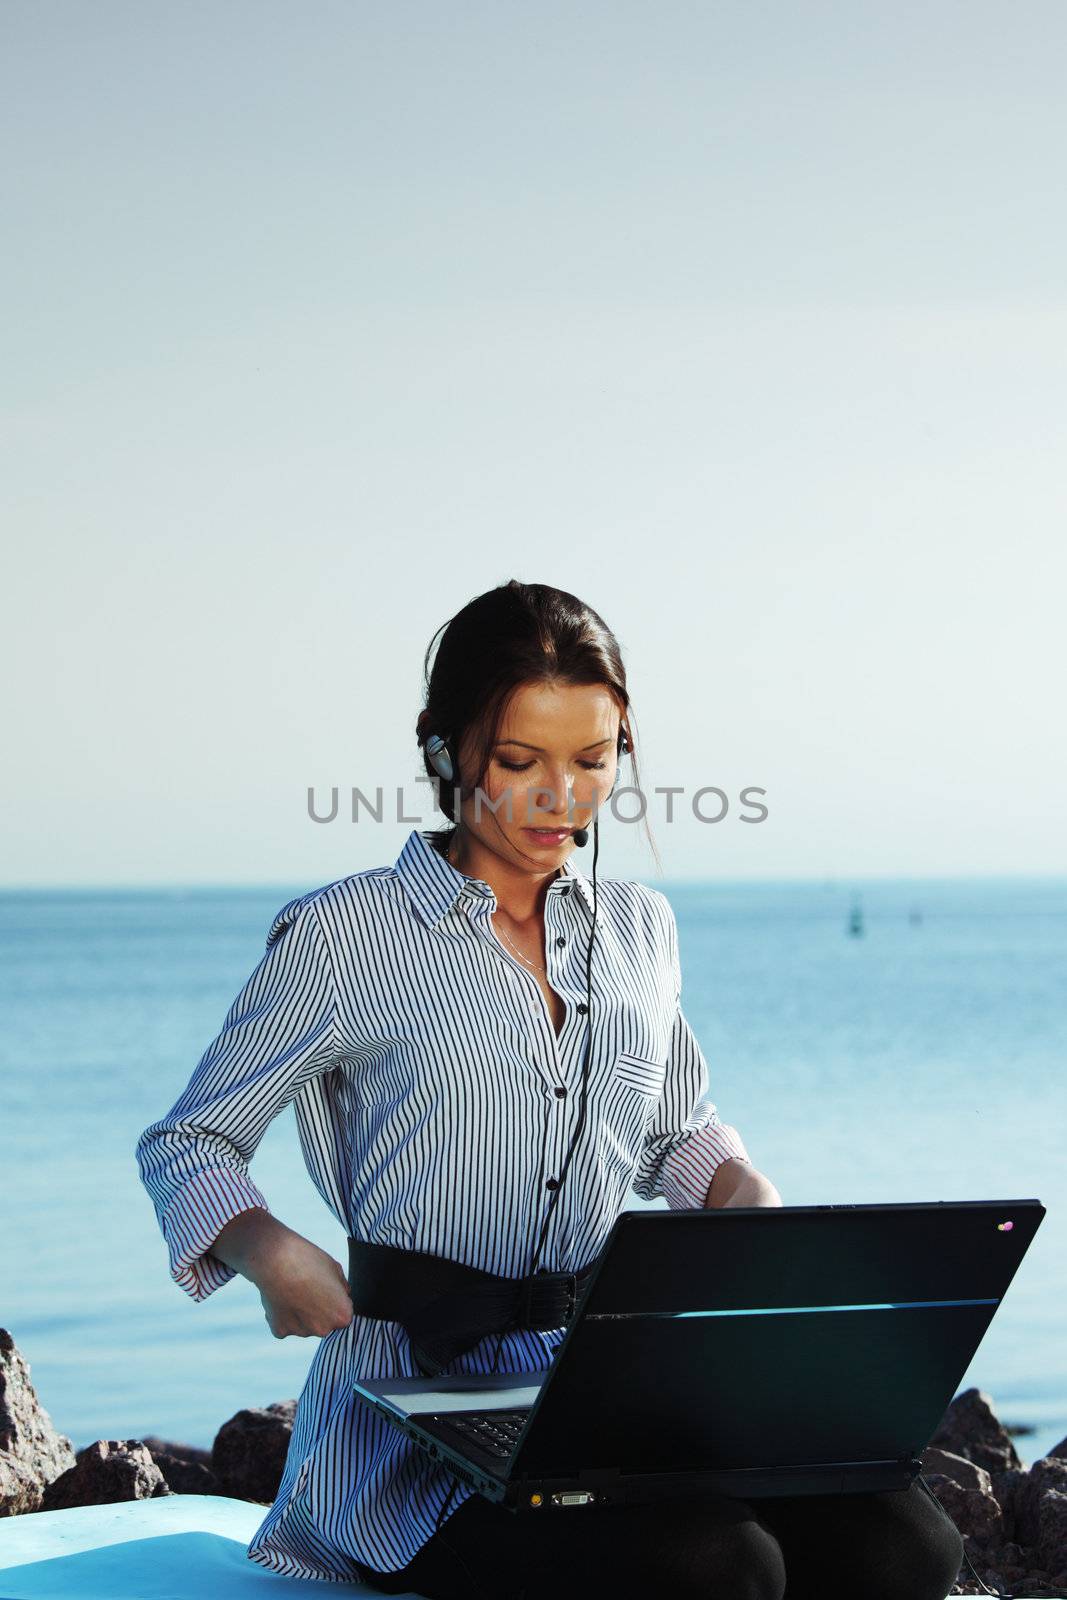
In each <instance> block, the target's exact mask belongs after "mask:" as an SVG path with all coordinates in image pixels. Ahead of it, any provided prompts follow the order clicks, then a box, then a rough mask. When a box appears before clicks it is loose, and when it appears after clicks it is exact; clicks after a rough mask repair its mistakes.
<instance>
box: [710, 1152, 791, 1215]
mask: <svg viewBox="0 0 1067 1600" xmlns="http://www.w3.org/2000/svg"><path fill="white" fill-rule="evenodd" d="M781 1204H782V1197H781V1195H780V1194H779V1193H778V1190H777V1189H776V1188H775V1187H774V1184H773V1183H772V1182H771V1180H770V1178H768V1177H766V1176H765V1175H764V1174H763V1173H762V1172H759V1171H757V1169H756V1168H755V1167H754V1166H752V1165H751V1164H750V1163H749V1162H747V1161H735V1160H733V1159H732V1158H731V1159H730V1160H729V1161H724V1162H723V1163H722V1166H720V1167H716V1168H715V1175H714V1177H713V1178H712V1180H711V1183H710V1185H709V1187H708V1194H707V1199H706V1200H705V1201H704V1209H705V1210H707V1209H708V1208H709V1207H712V1206H716V1207H725V1206H780V1205H781Z"/></svg>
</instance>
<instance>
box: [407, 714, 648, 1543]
mask: <svg viewBox="0 0 1067 1600" xmlns="http://www.w3.org/2000/svg"><path fill="white" fill-rule="evenodd" d="M632 748H633V746H632V745H631V743H630V737H629V733H628V731H627V729H626V728H625V727H624V726H622V725H620V727H619V737H618V740H617V742H616V757H617V758H621V757H622V756H624V755H628V754H629V753H630V751H631V750H632ZM424 749H425V751H426V756H427V759H428V760H429V762H430V765H431V766H432V767H433V769H434V771H435V772H436V773H437V775H438V777H440V778H441V779H442V780H443V781H444V782H445V783H451V784H456V783H457V774H458V771H459V762H458V759H457V753H456V750H455V747H454V745H453V744H452V743H451V742H450V741H449V740H448V739H444V738H442V737H441V736H440V735H439V734H436V733H431V734H428V735H427V736H426V740H425V744H424ZM618 782H619V772H618V766H617V765H616V770H615V781H614V783H613V784H612V786H611V788H610V789H609V790H608V794H607V797H606V798H607V799H609V800H610V799H611V796H612V795H613V794H614V793H615V789H616V787H617V785H618ZM574 842H575V844H576V845H577V846H578V847H579V848H582V847H583V846H584V845H586V844H588V842H589V829H588V828H575V830H574ZM599 852H600V808H599V806H598V807H597V809H596V811H594V813H593V870H592V884H593V914H592V920H591V922H590V927H589V940H588V943H587V945H586V952H585V1055H584V1057H583V1059H582V1092H581V1102H580V1105H579V1110H578V1122H577V1126H576V1127H575V1130H574V1133H573V1134H572V1135H571V1141H570V1144H569V1145H568V1147H567V1154H566V1156H565V1157H564V1160H563V1165H562V1167H561V1168H560V1173H559V1180H558V1182H557V1184H556V1188H555V1191H554V1192H553V1195H552V1198H551V1200H550V1201H549V1203H548V1209H547V1210H546V1212H545V1216H544V1220H543V1222H542V1224H541V1231H540V1233H539V1234H538V1237H537V1243H536V1245H535V1246H534V1258H533V1264H532V1266H531V1267H530V1271H529V1274H528V1276H530V1277H532V1276H533V1274H534V1273H535V1272H536V1271H537V1266H538V1262H539V1261H540V1259H541V1251H542V1249H543V1248H544V1242H545V1235H546V1234H547V1232H548V1225H549V1223H550V1221H551V1220H552V1212H553V1210H554V1209H555V1206H556V1203H557V1201H558V1200H559V1197H560V1195H561V1194H562V1193H563V1185H564V1183H565V1181H566V1178H567V1172H568V1170H569V1168H570V1164H571V1157H572V1156H573V1154H574V1151H575V1148H576V1147H577V1144H578V1140H579V1138H580V1137H581V1134H582V1129H583V1128H584V1127H585V1109H586V1095H587V1092H588V1087H589V1060H590V1055H591V1052H592V1044H593V944H594V942H595V940H596V908H597V882H596V866H597V857H598V855H599ZM519 1322H520V1317H519V1313H518V1312H516V1314H515V1315H514V1316H513V1317H512V1319H511V1321H510V1322H509V1323H508V1324H507V1325H506V1326H505V1327H504V1328H503V1329H502V1330H501V1332H500V1333H499V1334H498V1336H497V1341H496V1349H495V1350H494V1352H493V1364H492V1366H491V1367H490V1369H489V1371H490V1372H491V1373H492V1372H495V1371H496V1369H497V1362H498V1361H499V1359H500V1350H501V1346H502V1345H503V1342H504V1339H505V1337H506V1336H507V1334H509V1333H510V1332H511V1331H512V1329H513V1328H515V1327H516V1326H518V1325H519ZM458 1486H459V1479H458V1478H456V1477H453V1481H452V1488H451V1489H450V1490H449V1493H448V1496H447V1498H446V1499H445V1501H444V1504H443V1505H442V1507H441V1510H440V1511H439V1512H438V1515H437V1524H436V1527H435V1529H434V1532H435V1533H437V1532H439V1531H440V1528H441V1521H442V1519H443V1517H444V1514H445V1510H446V1508H447V1506H448V1503H449V1501H450V1500H451V1499H452V1496H453V1494H455V1492H456V1489H457V1488H458Z"/></svg>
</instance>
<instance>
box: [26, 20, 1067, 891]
mask: <svg viewBox="0 0 1067 1600" xmlns="http://www.w3.org/2000/svg"><path fill="white" fill-rule="evenodd" d="M1065 54H1067V10H1065V9H1064V8H1063V7H1062V6H1061V5H1059V4H1055V3H1026V0H1023V3H1021V4H1019V5H1016V6H1012V7H1007V6H1004V5H1003V4H992V3H987V0H967V3H966V4H964V3H959V4H956V3H945V0H924V3H922V4H921V5H920V4H912V3H904V4H900V3H898V4H895V5H894V6H892V7H888V6H883V5H874V4H867V3H858V4H857V3H856V0H848V3H829V0H826V3H800V4H796V3H792V0H790V3H788V4H787V3H784V0H782V3H764V4H753V3H751V0H745V3H738V0H723V3H712V4H707V3H701V4H680V3H676V0H656V3H655V4H654V5H653V4H642V5H637V4H631V3H627V0H621V3H620V0H612V3H610V4H605V3H600V0H588V3H583V4H581V5H573V4H570V5H564V4H559V3H556V0H542V3H540V4H538V5H537V6H533V7H531V6H527V5H523V4H518V3H510V0H504V3H501V0H494V3H492V4H489V3H477V4H470V3H459V0H457V3H454V4H451V5H441V4H439V3H428V0H426V3H423V0H417V3H415V0H389V3H388V4H378V3H374V4H365V3H360V0H345V3H339V0H312V3H307V4H299V5H298V4H296V3H287V4H280V3H277V0H256V3H255V4H251V3H245V0H227V3H223V4H218V3H215V0H211V3H190V0H182V3H180V4H176V3H168V0H156V3H153V4H152V5H150V6H145V5H144V4H142V3H140V0H138V3H136V4H118V3H113V0H96V3H94V4H93V5H92V6H86V5H83V4H80V3H78V4H73V3H69V0H60V3H56V0H33V3H22V0H18V3H12V0H7V3H6V4H5V5H4V6H3V8H2V10H0V58H2V66H0V73H2V80H0V90H2V92H0V137H2V138H3V142H4V148H5V150H6V151H7V152H8V160H7V162H6V163H5V170H4V173H3V178H2V181H3V186H4V194H3V207H4V216H5V220H6V224H7V227H6V230H5V231H6V236H7V242H6V244H5V249H4V251H3V260H2V263H0V291H2V293H3V300H4V306H5V309H6V312H7V315H6V317H5V319H4V321H5V328H4V334H3V340H4V349H3V358H2V362H0V366H2V376H0V404H2V408H3V424H4V426H3V440H2V451H3V458H2V463H0V465H2V472H0V481H2V487H0V495H2V507H0V509H2V514H3V527H4V535H3V537H4V555H3V569H2V570H3V582H2V585H0V668H2V670H3V680H4V685H5V690H6V692H5V695H4V746H5V751H6V755H7V762H6V763H5V766H6V782H5V785H4V791H5V802H6V805H5V810H6V819H5V826H4V828H3V830H2V838H0V886H5V887H8V888H13V887H27V886H99V885H112V884H114V885H128V886H131V887H133V886H138V885H146V886H147V885H157V884H175V885H194V884H212V883H217V884H243V883H249V884H251V883H268V882H269V883H282V882H284V883H287V884H294V885H296V886H297V887H298V888H304V887H312V886H314V885H316V884H320V883H323V882H326V881H331V880H333V879H335V878H337V877H340V876H343V875H344V874H345V873H348V872H351V871H358V870H361V869H362V868H365V867H369V866H376V865H380V864H382V863H385V862H389V861H392V860H394V859H395V857H396V855H397V853H398V852H399V850H400V848H401V846H402V844H403V842H404V839H405V838H406V836H407V834H408V832H409V831H410V828H411V826H413V825H416V822H417V824H418V825H422V826H427V827H429V826H433V825H435V823H436V822H437V821H439V818H437V817H435V815H434V813H433V811H432V805H431V804H430V803H429V801H428V797H427V791H426V790H425V789H422V788H420V787H419V786H418V785H417V784H416V781H415V780H416V778H417V776H418V775H419V774H420V773H421V771H422V767H421V761H420V758H419V753H418V751H417V747H416V743H415V737H414V726H415V719H416V716H417V714H418V710H419V708H420V705H421V698H420V696H421V688H422V663H423V655H424V652H425V650H426V647H427V645H428V643H429V641H430V639H431V637H432V635H433V634H434V632H435V630H437V629H438V628H439V627H440V625H441V624H442V623H444V622H445V621H446V620H447V618H448V617H449V616H451V615H452V614H453V613H454V612H455V611H457V610H458V609H459V608H460V607H461V606H462V605H464V604H465V603H466V602H467V601H468V600H470V599H471V598H472V597H473V596H475V595H476V594H479V593H481V592H483V591H484V590H486V589H489V588H492V587H493V586H494V585H496V584H498V583H501V582H504V581H506V580H507V579H508V578H511V577H518V578H521V579H524V580H525V581H529V582H543V583H551V584H555V585H557V586H559V587H561V588H564V589H567V590H570V591H571V592H573V593H575V594H578V595H579V596H580V597H581V598H582V599H584V600H586V601H588V602H589V603H590V604H591V605H593V606H594V608H595V609H596V610H597V611H598V612H599V613H600V614H601V616H602V617H603V618H604V619H605V620H606V621H607V622H608V624H609V626H611V627H612V629H613V630H614V631H615V633H616V635H617V636H618V639H619V641H620V644H621V646H622V649H623V655H624V659H625V662H626V666H627V672H628V681H629V689H630V693H631V696H632V700H633V724H634V727H635V731H636V736H637V741H638V753H639V756H640V761H641V769H642V773H643V776H644V781H645V791H646V796H647V803H648V816H649V821H650V823H651V827H652V832H653V835H654V838H655V842H656V845H657V847H658V852H659V861H658V863H657V861H656V860H655V859H654V858H653V855H652V853H651V851H650V849H649V846H648V843H647V839H646V837H645V835H644V833H643V832H642V831H641V829H640V828H639V827H637V826H635V825H634V824H633V823H632V822H630V823H628V822H627V821H625V820H623V819H622V818H621V817H618V818H609V819H606V820H605V822H604V825H603V827H602V829H601V848H600V862H599V868H598V870H599V871H600V872H601V873H602V874H604V875H606V876H618V877H637V878H640V879H642V880H644V881H647V882H651V883H656V882H658V881H661V879H662V880H665V881H668V882H669V881H672V880H678V881H682V880H692V879H699V880H708V881H713V880H715V879H719V878H730V879H734V878H754V879H773V878H812V879H833V880H838V881H842V882H847V881H850V880H852V879H857V880H858V879H860V878H870V877H886V876H896V875H904V876H916V877H922V876H944V875H948V876H954V875H972V874H974V875H999V874H1013V873H1020V874H1056V875H1060V874H1063V873H1064V872H1065V871H1067V861H1065V854H1067V852H1065V848H1064V830H1063V824H1062V818H1063V814H1064V801H1065V797H1067V796H1065V791H1067V756H1065V753H1064V739H1063V731H1062V726H1063V710H1062V705H1063V697H1064V685H1065V670H1064V655H1063V636H1064V626H1063V594H1064V589H1065V578H1067V572H1065V567H1067V555H1065V550H1064V511H1065V501H1067V492H1065V491H1067V481H1065V465H1064V462H1065V449H1064V446H1065V437H1064V434H1065V427H1064V425H1065V421H1067V364H1065V361H1067V356H1065V352H1067V222H1065V214H1064V207H1063V205H1062V179H1063V170H1064V165H1065V156H1067V149H1065V145H1067V99H1065V97H1064V95H1063V86H1062V63H1063V60H1064V58H1065ZM622 781H625V779H624V780H622ZM333 786H337V787H338V790H339V794H340V802H341V803H340V807H339V816H338V819H337V820H336V821H335V822H333V823H330V824H324V823H316V822H314V821H313V820H312V819H311V818H310V817H309V815H308V804H307V797H308V790H309V788H311V789H313V790H314V791H315V793H316V795H317V797H318V802H319V805H320V806H322V807H323V808H325V807H326V805H328V801H329V796H330V791H331V788H332V787H333ZM379 786H380V787H382V789H383V794H384V796H385V797H386V800H387V803H386V805H385V812H386V820H384V821H383V822H376V821H374V820H372V819H370V818H368V817H367V816H366V815H364V816H363V817H362V818H361V820H359V821H358V822H352V821H351V820H350V816H349V815H348V813H347V808H346V800H347V797H348V796H349V794H350V791H351V789H352V788H353V787H359V788H361V789H362V790H363V791H364V792H365V793H372V792H373V791H374V790H375V789H376V788H377V787H379ZM656 786H674V787H678V786H681V787H682V789H683V795H684V798H683V801H682V802H681V803H680V811H676V813H675V816H674V819H673V820H672V821H671V822H668V821H667V820H666V813H665V809H664V801H663V798H662V797H660V796H656V795H655V793H654V792H653V791H654V789H655V787H656ZM704 787H708V788H718V789H721V790H723V792H724V793H725V794H726V796H727V799H728V810H727V814H726V815H725V816H724V817H723V818H722V820H721V821H718V822H710V821H701V820H700V819H699V818H698V817H697V816H695V815H694V814H693V810H692V804H693V796H694V795H695V794H696V791H698V790H699V789H701V788H704ZM398 788H399V789H401V790H402V792H403V795H404V802H403V804H402V805H401V806H400V807H399V808H398V806H397V805H396V794H397V790H398ZM746 788H760V789H762V790H764V791H765V793H764V795H763V797H762V803H763V804H764V805H765V806H766V807H767V816H766V819H765V820H764V821H763V822H760V823H758V824H752V823H746V822H744V821H743V820H742V814H743V810H744V808H743V807H742V805H741V803H740V799H739V797H740V795H741V791H742V790H744V789H746ZM704 805H705V806H706V807H707V809H708V811H709V812H710V814H711V815H712V816H714V815H715V814H716V813H717V811H718V809H720V807H721V803H720V802H719V801H717V800H716V799H714V798H711V799H709V800H706V801H705V802H704ZM413 813H414V814H416V821H415V822H413V821H411V820H407V819H409V818H411V817H412V815H413ZM590 855H591V851H589V852H587V853H586V856H584V857H582V858H580V861H579V864H580V865H583V866H584V869H585V870H586V871H588V870H589V856H590Z"/></svg>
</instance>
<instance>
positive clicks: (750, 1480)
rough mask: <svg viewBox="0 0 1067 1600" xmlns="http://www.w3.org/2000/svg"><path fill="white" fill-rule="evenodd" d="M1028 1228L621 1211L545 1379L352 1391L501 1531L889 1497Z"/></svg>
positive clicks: (880, 1213)
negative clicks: (607, 1513)
mask: <svg viewBox="0 0 1067 1600" xmlns="http://www.w3.org/2000/svg"><path fill="white" fill-rule="evenodd" d="M1044 1215H1045V1208H1044V1206H1043V1205H1042V1204H1041V1202H1040V1201H1039V1200H1033V1199H1026V1200H940V1201H932V1202H916V1203H907V1204H900V1205H820V1206H773V1207H763V1206H750V1207H737V1208H734V1207H727V1208H722V1207H718V1208H712V1209H706V1210H692V1211H663V1210H648V1211H636V1210H635V1211H624V1212H622V1213H621V1214H620V1215H619V1217H618V1218H617V1219H616V1221H615V1223H614V1225H613V1227H612V1230H611V1233H610V1235H609V1237H608V1240H607V1243H606V1245H605V1248H604V1250H603V1251H602V1253H601V1256H600V1260H599V1262H598V1264H597V1268H596V1270H595V1271H594V1273H593V1274H592V1276H591V1277H590V1280H589V1282H588V1284H587V1285H586V1287H585V1290H584V1292H583V1293H582V1294H581V1296H580V1298H579V1300H578V1303H577V1304H576V1306H575V1311H574V1315H573V1317H572V1319H571V1322H570V1323H569V1325H568V1327H567V1330H566V1332H565V1334H564V1337H563V1340H562V1342H561V1343H560V1345H559V1347H558V1349H557V1350H556V1352H555V1353H554V1356H553V1359H552V1363H551V1365H550V1366H549V1367H548V1368H546V1369H545V1370H543V1371H538V1372H522V1373H504V1374H500V1373H497V1374H487V1375H480V1374H463V1375H458V1376H454V1375H448V1374H444V1375H441V1376H439V1377H437V1378H421V1377H420V1378H377V1379H370V1378H358V1379H356V1380H355V1385H354V1387H355V1392H356V1394H357V1396H358V1397H359V1398H360V1400H362V1401H363V1402H364V1403H365V1404H366V1405H369V1406H372V1407H373V1408H374V1410H375V1411H377V1412H378V1413H379V1414H380V1415H381V1416H383V1417H386V1418H387V1419H388V1420H389V1421H390V1422H391V1423H393V1424H394V1425H395V1426H396V1427H398V1428H400V1429H401V1430H402V1431H403V1432H404V1433H405V1434H407V1435H408V1436H409V1437H410V1438H412V1439H414V1440H415V1441H416V1442H417V1443H418V1444H419V1445H420V1446H421V1447H422V1448H423V1449H424V1450H426V1451H427V1452H428V1453H429V1455H430V1456H432V1457H433V1458H434V1459H435V1460H436V1461H439V1462H440V1463H441V1464H442V1465H443V1466H445V1467H447V1468H448V1469H449V1470H450V1471H451V1472H452V1473H454V1474H455V1476H456V1477H457V1478H459V1479H460V1480H461V1481H462V1482H464V1483H466V1484H468V1485H470V1486H471V1487H472V1488H473V1489H475V1490H476V1491H477V1492H478V1493H479V1494H482V1495H485V1496H486V1498H487V1499H489V1500H493V1501H497V1502H500V1503H502V1504H504V1505H506V1506H508V1507H509V1508H510V1509H512V1510H515V1511H529V1510H542V1509H544V1508H546V1507H572V1506H596V1505H610V1504H617V1503H619V1502H641V1501H649V1500H655V1499H660V1498H665V1497H668V1496H674V1495H682V1494H689V1493H695V1492H705V1491H707V1492H710V1493H719V1494H728V1495H734V1496H736V1497H738V1498H740V1499H746V1500H747V1499H752V1498H757V1497H763V1496H768V1495H801V1494H836V1493H850V1492H854V1493H866V1492H871V1491H874V1490H884V1489H906V1488H907V1487H908V1485H909V1484H910V1483H911V1482H912V1480H913V1478H914V1477H915V1475H916V1474H917V1473H918V1472H919V1471H920V1469H921V1465H922V1463H921V1459H920V1458H921V1455H922V1452H923V1450H924V1449H925V1448H926V1446H927V1444H928V1443H929V1440H930V1438H931V1436H932V1435H933V1433H934V1432H935V1430H936V1428H937V1426H938V1424H939V1422H940V1421H941V1418H942V1416H943V1414H944V1412H945V1409H946V1407H947V1406H948V1404H949V1402H950V1401H951V1400H952V1398H953V1396H954V1395H955V1394H956V1393H957V1392H958V1389H959V1385H960V1381H961V1379H962V1378H963V1375H964V1373H965V1372H966V1371H967V1368H968V1367H969V1365H970V1362H971V1360H972V1358H973V1356H974V1353H975V1351H976V1350H977V1349H978V1346H979V1344H980V1343H981V1341H982V1338H983V1336H984V1334H985V1332H986V1329H987V1328H988V1327H989V1324H990V1322H991V1321H992V1319H993V1316H994V1315H995V1313H996V1310H997V1307H998V1306H999V1305H1000V1303H1001V1301H1002V1299H1003V1298H1004V1295H1005V1293H1006V1291H1007V1288H1008V1285H1009V1284H1010V1283H1011V1281H1012V1278H1013V1277H1014V1276H1015V1273H1016V1271H1017V1269H1018V1267H1019V1263H1020V1262H1021V1261H1022V1259H1023V1256H1024V1255H1025V1254H1026V1251H1027V1249H1028V1247H1029V1245H1030V1241H1031V1240H1032V1239H1033V1237H1034V1234H1035V1233H1036V1232H1037V1229H1038V1227H1039V1225H1040V1223H1041V1220H1042V1218H1043V1217H1044Z"/></svg>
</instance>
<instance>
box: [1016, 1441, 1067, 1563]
mask: <svg viewBox="0 0 1067 1600" xmlns="http://www.w3.org/2000/svg"><path fill="white" fill-rule="evenodd" d="M1015 1537H1016V1539H1017V1540H1018V1541H1019V1543H1020V1544H1022V1545H1026V1546H1028V1547H1029V1548H1030V1550H1031V1551H1033V1553H1034V1554H1035V1555H1036V1558H1037V1562H1038V1564H1040V1565H1041V1566H1042V1567H1046V1568H1047V1569H1048V1570H1049V1571H1050V1572H1053V1573H1061V1572H1064V1571H1065V1570H1067V1461H1065V1460H1061V1459H1059V1458H1058V1457H1055V1456H1043V1457H1042V1458H1041V1460H1040V1461H1035V1462H1034V1464H1033V1466H1032V1467H1031V1468H1030V1471H1029V1472H1028V1473H1027V1474H1026V1481H1025V1483H1022V1484H1020V1485H1019V1486H1018V1488H1017V1490H1016V1496H1015Z"/></svg>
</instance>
